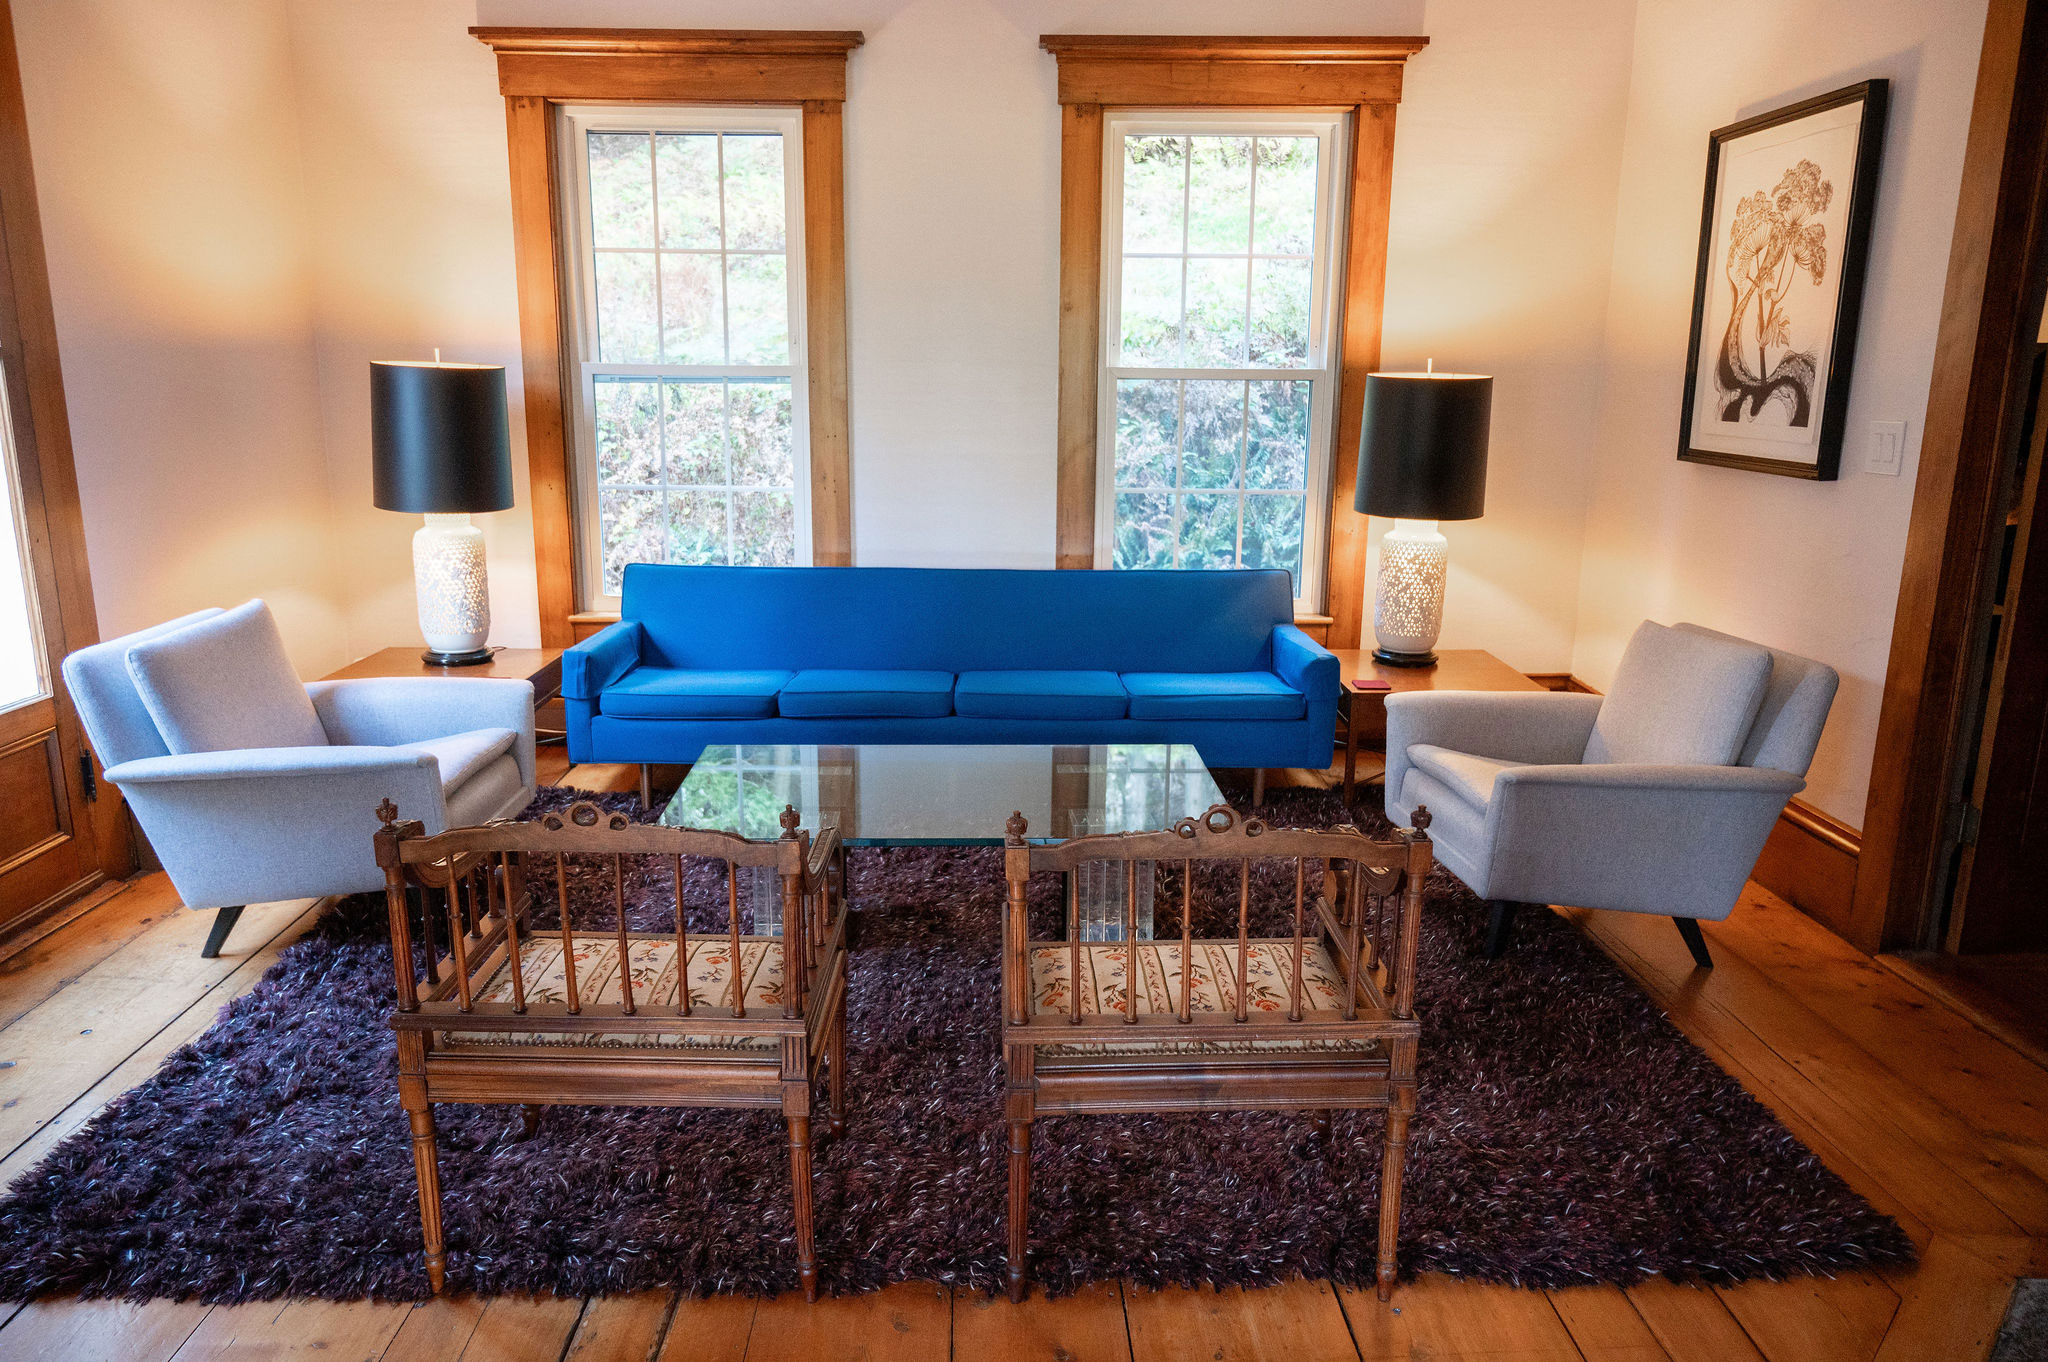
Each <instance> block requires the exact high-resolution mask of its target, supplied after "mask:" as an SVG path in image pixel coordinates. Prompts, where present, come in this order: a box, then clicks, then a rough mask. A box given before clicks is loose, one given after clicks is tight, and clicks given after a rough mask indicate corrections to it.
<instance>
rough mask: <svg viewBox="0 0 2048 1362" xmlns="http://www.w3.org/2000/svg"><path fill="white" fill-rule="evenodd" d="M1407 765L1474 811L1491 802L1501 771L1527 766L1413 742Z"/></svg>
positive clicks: (1520, 762) (1526, 763)
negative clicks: (1436, 783)
mask: <svg viewBox="0 0 2048 1362" xmlns="http://www.w3.org/2000/svg"><path fill="white" fill-rule="evenodd" d="M1408 764H1409V765H1411V766H1415V767H1419V768H1420V769H1422V770H1424V771H1427V772H1429V773H1430V774H1431V775H1433V776H1435V777H1436V778H1437V779H1438V780H1440V781H1442V782H1443V783H1444V785H1445V786H1446V788H1448V789H1450V790H1451V791H1452V792H1453V793H1455V794H1456V795H1457V796H1458V797H1459V798H1460V799H1462V800H1464V801H1465V802H1466V803H1467V804H1470V805H1471V806H1472V807H1474V808H1476V809H1484V808H1486V806H1487V805H1489V804H1491V803H1492V802H1493V783H1494V782H1495V781H1496V780H1499V779H1500V773H1501V772H1503V771H1512V770H1514V769H1515V768H1516V767H1520V766H1528V765H1530V763H1529V762H1526V761H1495V760H1494V759H1493V758H1492V757H1475V756H1473V755H1472V754H1471V753H1469V752H1454V751H1452V750H1451V749H1450V748H1448V747H1436V746H1433V745H1431V744H1429V743H1416V744H1415V745H1414V746H1412V747H1410V748H1409V749H1408Z"/></svg>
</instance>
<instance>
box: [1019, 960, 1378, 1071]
mask: <svg viewBox="0 0 2048 1362" xmlns="http://www.w3.org/2000/svg"><path fill="white" fill-rule="evenodd" d="M1246 950H1247V959H1246V961H1245V969H1244V976H1245V1010H1246V1012H1247V1014H1249V1015H1252V1016H1260V1015H1265V1016H1271V1014H1274V1013H1280V1014H1285V1013H1286V1012H1287V1011H1288V1010H1289V1008H1290V1007H1291V1006H1292V1005H1293V996H1294V993H1293V990H1294V939H1293V938H1292V937H1286V938H1282V939H1276V940H1261V941H1251V942H1248V943H1246ZM1132 954H1133V947H1132V946H1131V945H1129V944H1127V943H1125V942H1122V941H1103V942H1088V943H1085V944H1083V945H1082V946H1081V949H1080V979H1079V984H1078V990H1079V993H1080V996H1081V1015H1082V1016H1083V1017H1096V1016H1115V1015H1120V1014H1122V1013H1123V1011H1124V988H1125V981H1126V980H1127V979H1128V978H1129V977H1130V974H1129V966H1130V963H1131V956H1132ZM1135 954H1136V964H1137V976H1138V996H1137V1008H1136V1011H1137V1013H1138V1015H1139V1016H1140V1017H1144V1016H1149V1015H1152V1014H1155V1013H1156V1014H1161V1015H1166V1016H1177V1015H1179V1012H1180V1001H1181V987H1182V983H1181V981H1182V977H1183V971H1182V968H1181V943H1180V942H1178V941H1139V942H1137V943H1136V946H1135ZM1189 954H1190V956H1191V957H1192V959H1193V967H1192V969H1191V970H1190V971H1188V976H1189V977H1190V978H1191V979H1192V982H1193V991H1192V993H1191V995H1190V997H1189V999H1188V1011H1189V1013H1190V1017H1191V1019H1192V1020H1194V1021H1215V1020H1218V1019H1227V1018H1233V1017H1235V1016H1236V1015H1237V975H1238V969H1237V959H1238V948H1237V942H1235V941H1196V942H1193V943H1191V945H1190V950H1189ZM1073 975H1074V948H1073V946H1072V945H1071V944H1070V943H1067V942H1057V943H1046V942H1033V943H1032V946H1031V1011H1032V1014H1033V1015H1034V1016H1039V1015H1051V1016H1071V1015H1072V1014H1073V999H1074V993H1075V991H1076V982H1075V979H1074V977H1073ZM1301 1012H1302V1016H1303V1017H1304V1018H1312V1017H1314V1016H1315V1015H1316V1014H1321V1015H1322V1016H1323V1017H1324V1018H1328V1019H1335V1018H1338V1017H1341V1016H1343V1012H1344V976H1343V975H1342V974H1340V973H1338V971H1337V966H1336V963H1335V962H1334V961H1332V960H1331V959H1330V954H1329V951H1328V950H1327V949H1326V948H1325V947H1324V946H1323V944H1322V943H1321V942H1320V941H1304V942H1303V943H1302V955H1301ZM1377 1048H1378V1042H1376V1041H1370V1040H1355V1039H1328V1038H1319V1037H1316V1036H1315V1035H1314V1034H1313V1029H1312V1028H1311V1030H1310V1031H1309V1032H1308V1033H1307V1034H1304V1035H1303V1036H1302V1037H1300V1038H1298V1039H1297V1038H1291V1037H1290V1038H1286V1039H1249V1038H1248V1039H1245V1040H1229V1041H1197V1040H1179V1039H1151V1038H1149V1037H1146V1038H1141V1037H1139V1036H1136V1035H1134V1036H1132V1037H1131V1038H1130V1039H1129V1040H1124V1039H1122V1038H1119V1039H1118V1040H1115V1041H1109V1042H1082V1043H1076V1044H1072V1045H1062V1046H1057V1047H1047V1048H1046V1049H1045V1050H1042V1051H1041V1053H1042V1054H1052V1053H1073V1054H1143V1053H1146V1052H1148V1051H1151V1052H1160V1053H1173V1054H1194V1053H1202V1054H1237V1053H1244V1054H1253V1053H1260V1052H1265V1051H1273V1050H1304V1049H1307V1050H1315V1049H1330V1050H1341V1051H1344V1052H1346V1053H1356V1052H1358V1051H1361V1050H1373V1049H1377Z"/></svg>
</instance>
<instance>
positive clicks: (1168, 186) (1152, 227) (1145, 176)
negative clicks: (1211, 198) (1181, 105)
mask: <svg viewBox="0 0 2048 1362" xmlns="http://www.w3.org/2000/svg"><path fill="white" fill-rule="evenodd" d="M1186 145H1187V144H1186V142H1185V141H1184V139H1182V138H1179V137H1126V138H1125V139H1124V249H1125V250H1126V251H1178V250H1180V249H1181V201H1182V196H1183V192H1184V190H1185V188H1186V181H1185V174H1186V171H1185V166H1186ZM1125 268H1126V269H1128V268H1129V266H1128V265H1126V266H1125Z"/></svg>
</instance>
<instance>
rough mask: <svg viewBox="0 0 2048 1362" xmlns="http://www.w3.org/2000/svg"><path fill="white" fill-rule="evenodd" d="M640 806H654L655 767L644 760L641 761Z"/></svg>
mask: <svg viewBox="0 0 2048 1362" xmlns="http://www.w3.org/2000/svg"><path fill="white" fill-rule="evenodd" d="M640 807H641V808H643V809H652V808H653V807H654V768H653V767H652V766H649V765H648V764H647V763H646V762H644V761H643V762H641V763H640Z"/></svg>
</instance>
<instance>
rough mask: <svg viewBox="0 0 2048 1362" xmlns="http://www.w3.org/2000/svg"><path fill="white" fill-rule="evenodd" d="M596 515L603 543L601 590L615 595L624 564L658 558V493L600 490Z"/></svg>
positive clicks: (659, 522) (659, 540)
mask: <svg viewBox="0 0 2048 1362" xmlns="http://www.w3.org/2000/svg"><path fill="white" fill-rule="evenodd" d="M597 515H598V532H599V534H600V535H601V536H602V543H603V546H604V589H605V591H606V592H607V593H608V594H610V595H614V596H616V595H617V594H618V593H619V583H620V581H621V580H623V578H624V576H625V571H626V564H628V563H659V562H660V561H661V493H659V492H603V491H601V492H599V493H598V494H597Z"/></svg>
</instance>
